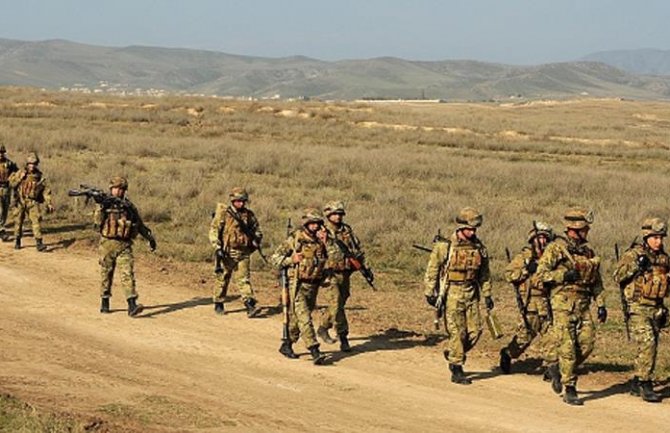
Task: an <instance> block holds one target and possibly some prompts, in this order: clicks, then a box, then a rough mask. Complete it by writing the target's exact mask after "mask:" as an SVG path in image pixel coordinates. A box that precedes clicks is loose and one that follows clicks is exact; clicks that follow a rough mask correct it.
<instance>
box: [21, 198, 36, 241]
mask: <svg viewBox="0 0 670 433" xmlns="http://www.w3.org/2000/svg"><path fill="white" fill-rule="evenodd" d="M40 206H41V205H40V204H39V203H37V202H36V201H32V200H29V201H27V202H25V203H23V202H20V203H19V204H18V206H17V207H16V208H15V211H14V212H15V213H14V236H15V237H16V238H20V237H22V236H23V222H24V221H25V220H26V216H28V218H30V222H31V223H32V224H33V237H34V238H35V239H41V238H42V210H41V208H40Z"/></svg>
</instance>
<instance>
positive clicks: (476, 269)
mask: <svg viewBox="0 0 670 433" xmlns="http://www.w3.org/2000/svg"><path fill="white" fill-rule="evenodd" d="M482 220H483V218H482V215H481V214H480V213H479V212H478V211H476V210H475V209H473V208H471V207H466V208H464V209H462V210H461V211H460V212H459V213H458V216H457V217H456V223H457V226H456V230H455V232H454V233H453V235H452V236H451V238H450V239H437V240H436V242H435V245H434V246H433V251H432V252H431V254H430V260H429V262H428V266H427V267H426V274H425V278H424V283H425V295H426V301H427V302H428V304H430V305H431V306H434V307H437V308H438V310H439V308H441V307H442V306H443V305H445V304H444V303H445V302H446V313H445V314H446V320H447V331H448V333H449V341H448V349H447V350H445V351H444V356H445V358H446V359H447V361H449V370H451V381H452V382H453V383H457V384H462V385H468V384H470V383H471V380H470V379H469V378H468V377H466V376H465V373H464V372H463V364H464V363H465V355H466V353H467V352H468V351H470V350H471V349H472V348H473V347H474V346H475V343H477V340H478V339H479V336H480V335H481V333H482V321H481V318H480V313H479V299H480V298H481V297H482V296H483V297H484V301H485V304H486V308H487V309H488V310H492V309H493V306H494V304H493V298H492V297H491V282H490V272H489V256H488V253H487V251H486V247H485V246H484V244H483V243H482V242H481V241H480V240H479V239H478V238H477V229H478V228H479V227H480V226H481V225H482Z"/></svg>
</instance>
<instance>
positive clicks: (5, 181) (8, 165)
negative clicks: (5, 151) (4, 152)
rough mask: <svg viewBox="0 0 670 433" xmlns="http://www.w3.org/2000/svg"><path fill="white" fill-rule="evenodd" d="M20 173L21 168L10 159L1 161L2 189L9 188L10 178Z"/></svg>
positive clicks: (0, 181) (0, 186)
mask: <svg viewBox="0 0 670 433" xmlns="http://www.w3.org/2000/svg"><path fill="white" fill-rule="evenodd" d="M17 171H19V167H18V166H17V165H16V164H15V163H14V162H13V161H10V160H9V159H5V160H4V161H0V188H7V187H9V177H10V176H11V175H12V174H14V173H16V172H17Z"/></svg>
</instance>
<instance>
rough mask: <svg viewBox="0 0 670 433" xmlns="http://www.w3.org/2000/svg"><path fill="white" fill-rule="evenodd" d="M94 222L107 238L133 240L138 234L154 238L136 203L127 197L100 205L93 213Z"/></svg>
mask: <svg viewBox="0 0 670 433" xmlns="http://www.w3.org/2000/svg"><path fill="white" fill-rule="evenodd" d="M93 224H94V226H95V227H96V228H97V229H98V231H99V232H100V235H101V236H102V237H103V238H105V239H116V240H120V241H127V242H132V240H133V239H135V238H136V237H137V235H138V234H139V235H142V237H144V238H145V239H146V240H150V239H152V238H153V235H152V234H151V230H149V228H148V227H147V226H146V225H145V224H144V222H143V221H142V218H141V217H140V213H139V211H138V210H137V208H136V207H135V205H134V204H133V203H132V202H131V201H130V200H128V199H126V198H120V199H118V200H114V201H110V202H109V203H108V204H106V205H98V206H97V208H96V210H95V212H94V214H93Z"/></svg>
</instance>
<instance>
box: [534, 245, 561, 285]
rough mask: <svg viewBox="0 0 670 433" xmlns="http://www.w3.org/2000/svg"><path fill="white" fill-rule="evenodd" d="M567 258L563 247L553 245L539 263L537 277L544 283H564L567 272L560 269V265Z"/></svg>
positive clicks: (548, 247) (549, 246)
mask: <svg viewBox="0 0 670 433" xmlns="http://www.w3.org/2000/svg"><path fill="white" fill-rule="evenodd" d="M564 258H565V252H564V251H563V247H561V246H560V245H559V244H557V243H551V244H549V245H548V246H547V249H546V250H545V251H544V253H543V254H542V257H540V260H539V261H538V262H537V277H538V279H539V280H540V281H542V282H543V283H550V284H552V283H553V284H560V283H562V282H563V275H564V274H565V270H564V269H561V268H559V266H558V265H559V263H560V262H561V261H562V260H563V259H564Z"/></svg>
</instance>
